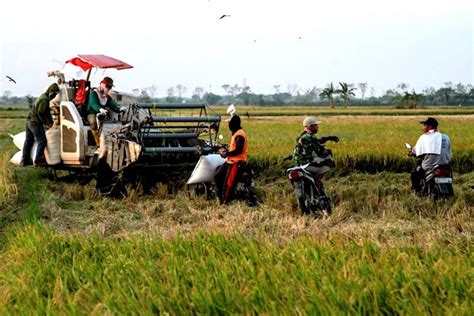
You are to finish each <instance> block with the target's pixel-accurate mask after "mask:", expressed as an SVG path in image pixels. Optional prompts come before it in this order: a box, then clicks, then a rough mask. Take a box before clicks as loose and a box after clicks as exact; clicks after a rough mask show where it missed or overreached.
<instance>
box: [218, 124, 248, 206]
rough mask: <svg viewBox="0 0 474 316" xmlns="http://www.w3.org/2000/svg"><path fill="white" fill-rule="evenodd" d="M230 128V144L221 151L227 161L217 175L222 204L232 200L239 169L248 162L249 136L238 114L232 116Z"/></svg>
mask: <svg viewBox="0 0 474 316" xmlns="http://www.w3.org/2000/svg"><path fill="white" fill-rule="evenodd" d="M229 129H230V131H231V132H232V138H231V140H230V146H229V148H228V149H226V148H222V149H221V150H220V152H219V153H220V155H221V157H222V158H226V162H225V163H224V164H223V165H221V166H220V167H219V169H218V170H217V172H216V175H215V181H216V186H217V194H218V196H219V200H220V201H221V203H222V204H228V203H229V202H230V201H231V200H232V197H233V194H234V192H235V187H236V184H237V179H238V177H239V170H240V169H241V168H242V166H243V165H244V164H245V163H246V162H247V153H248V138H247V135H246V134H245V132H244V130H243V129H242V126H241V123H240V117H239V116H238V115H233V116H232V117H231V119H230V121H229Z"/></svg>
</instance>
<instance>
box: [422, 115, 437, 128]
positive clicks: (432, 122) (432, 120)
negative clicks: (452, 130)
mask: <svg viewBox="0 0 474 316" xmlns="http://www.w3.org/2000/svg"><path fill="white" fill-rule="evenodd" d="M420 123H421V124H424V125H428V126H431V127H433V128H437V127H438V121H437V120H436V119H435V118H433V117H428V118H427V119H426V120H424V121H421V122H420Z"/></svg>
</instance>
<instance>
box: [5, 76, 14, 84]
mask: <svg viewBox="0 0 474 316" xmlns="http://www.w3.org/2000/svg"><path fill="white" fill-rule="evenodd" d="M5 77H7V78H8V80H9V81H11V82H13V83H14V84H16V81H15V79H13V78H12V77H10V76H5Z"/></svg>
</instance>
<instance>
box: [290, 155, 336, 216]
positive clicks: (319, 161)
mask: <svg viewBox="0 0 474 316" xmlns="http://www.w3.org/2000/svg"><path fill="white" fill-rule="evenodd" d="M315 164H316V165H318V166H323V173H322V174H321V176H322V175H323V174H324V173H326V172H328V171H329V170H330V167H334V166H335V163H334V158H333V156H332V152H331V150H329V149H326V150H325V154H324V156H323V157H315V158H314V160H313V161H312V162H311V163H308V164H306V165H302V166H297V167H293V168H289V169H287V170H286V173H287V175H288V178H289V180H290V181H291V184H292V185H293V188H294V190H295V194H296V199H297V201H298V206H299V208H300V210H301V212H302V213H303V214H308V215H313V216H315V217H320V216H322V215H330V214H331V213H332V202H331V198H330V197H329V196H328V194H327V193H326V190H325V189H324V186H323V183H322V181H321V177H320V178H319V179H317V180H316V179H315V178H314V175H313V174H312V173H311V172H309V171H308V170H307V168H308V167H310V166H312V165H313V166H314V165H315ZM324 167H326V168H324Z"/></svg>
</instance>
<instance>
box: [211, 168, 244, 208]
mask: <svg viewBox="0 0 474 316" xmlns="http://www.w3.org/2000/svg"><path fill="white" fill-rule="evenodd" d="M238 173H239V164H238V163H235V164H228V163H227V162H225V163H224V164H223V165H222V166H220V167H219V169H217V171H216V175H215V177H214V179H215V181H216V187H217V195H218V196H219V200H220V202H221V203H222V204H228V203H230V201H231V200H232V198H233V195H234V193H235V187H236V184H237V180H238V176H239V175H238Z"/></svg>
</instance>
